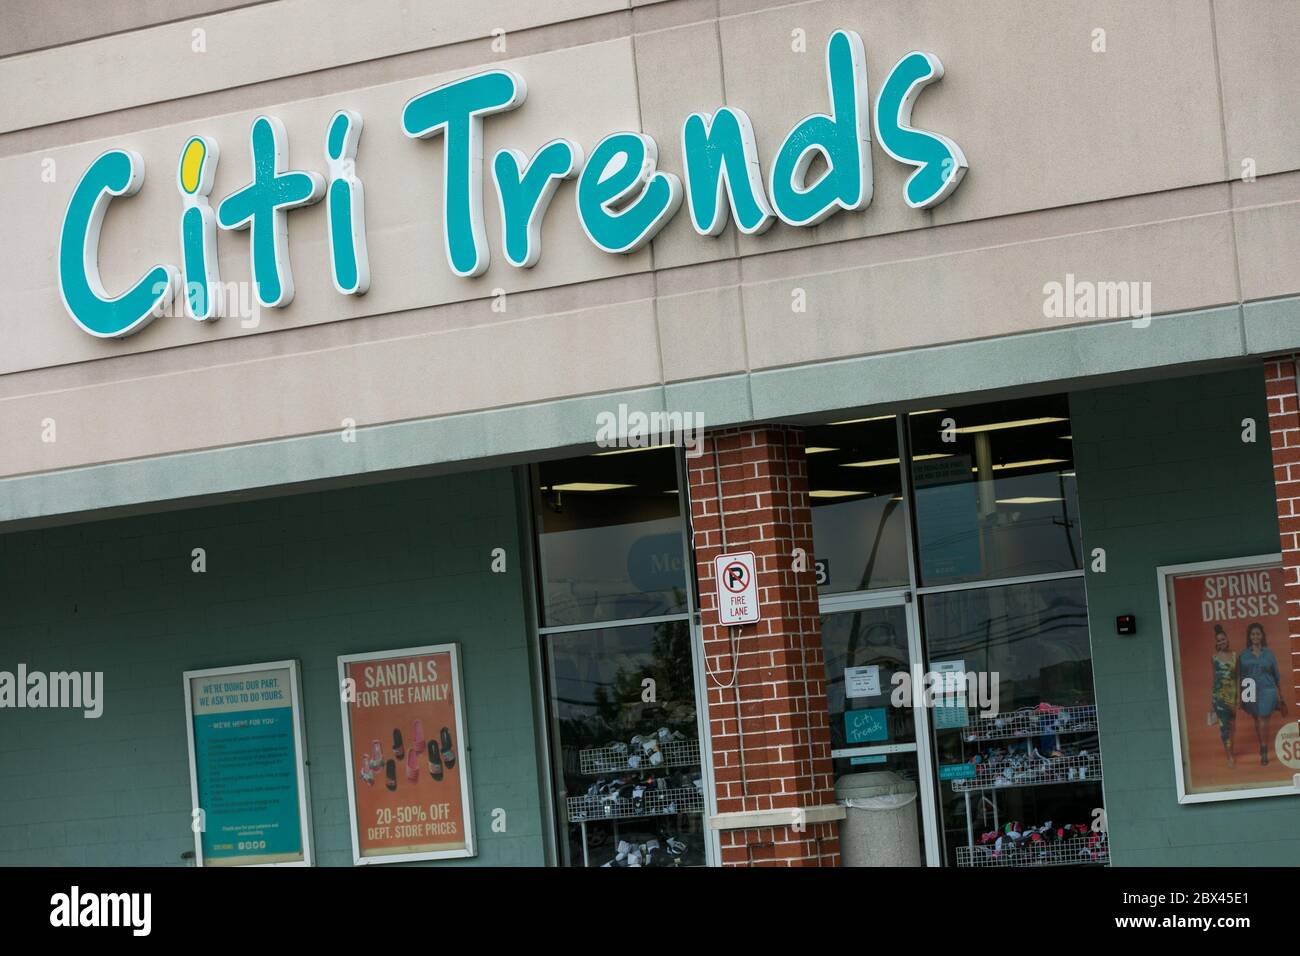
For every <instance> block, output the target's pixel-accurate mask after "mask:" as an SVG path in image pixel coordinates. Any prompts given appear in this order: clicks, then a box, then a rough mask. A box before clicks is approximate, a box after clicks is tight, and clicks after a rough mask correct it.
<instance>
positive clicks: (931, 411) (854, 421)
mask: <svg viewBox="0 0 1300 956" xmlns="http://www.w3.org/2000/svg"><path fill="white" fill-rule="evenodd" d="M947 410H948V409H946V408H925V409H922V410H921V411H919V412H908V413H907V414H909V415H937V414H939V412H946V411H947ZM895 417H896V416H894V415H872V416H871V417H870V418H848V419H845V420H844V421H842V422H830V424H832V425H861V424H862V423H863V422H883V421H885V420H886V419H889V418H895Z"/></svg>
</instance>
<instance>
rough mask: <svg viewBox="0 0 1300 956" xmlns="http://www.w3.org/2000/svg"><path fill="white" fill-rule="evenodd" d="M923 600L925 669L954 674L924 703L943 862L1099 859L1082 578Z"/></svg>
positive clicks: (1097, 763) (1096, 760)
mask: <svg viewBox="0 0 1300 956" xmlns="http://www.w3.org/2000/svg"><path fill="white" fill-rule="evenodd" d="M921 607H922V612H923V618H924V631H925V637H926V641H927V644H928V648H929V672H930V673H931V674H934V675H936V676H939V675H949V674H951V675H954V677H953V683H952V684H951V685H941V684H935V685H934V686H935V688H936V690H938V691H939V693H938V695H937V697H936V700H935V706H934V707H933V708H932V710H931V715H932V716H931V722H932V724H933V727H934V748H935V763H936V765H937V766H938V779H939V810H940V814H941V817H942V820H941V824H942V837H943V844H944V850H945V855H946V860H947V862H948V863H949V864H950V865H957V866H1033V865H1044V864H1074V863H1101V862H1106V860H1107V859H1108V855H1109V854H1108V848H1107V845H1106V835H1105V833H1104V815H1103V813H1102V787H1101V780H1102V776H1101V773H1102V768H1101V756H1100V753H1099V752H1098V743H1097V712H1096V707H1095V700H1094V697H1093V683H1092V659H1091V648H1090V644H1089V641H1088V610H1087V604H1086V599H1085V597H1084V585H1083V579H1082V578H1079V577H1070V578H1064V579H1059V580H1054V581H1040V582H1035V583H1029V584H1016V585H1006V586H1000V587H990V588H979V589H968V590H957V591H948V592H944V593H938V594H927V595H925V596H924V598H923V599H922V605H921ZM957 675H960V677H961V680H960V681H958V680H957Z"/></svg>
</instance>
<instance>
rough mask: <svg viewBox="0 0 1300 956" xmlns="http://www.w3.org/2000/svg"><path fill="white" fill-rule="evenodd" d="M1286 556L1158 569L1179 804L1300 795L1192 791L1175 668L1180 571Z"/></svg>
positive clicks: (1285, 790)
mask: <svg viewBox="0 0 1300 956" xmlns="http://www.w3.org/2000/svg"><path fill="white" fill-rule="evenodd" d="M1281 562H1282V555H1281V554H1280V553H1274V554H1256V555H1252V556H1250V557H1244V558H1225V559H1222V560H1219V561H1198V562H1196V563H1194V564H1166V565H1162V566H1160V567H1158V568H1156V584H1157V586H1158V588H1159V591H1160V628H1161V630H1162V631H1163V633H1164V642H1165V685H1166V687H1167V689H1168V694H1169V731H1170V735H1171V737H1172V738H1173V745H1174V780H1175V782H1176V784H1177V786H1178V802H1179V803H1213V802H1217V801H1220V800H1253V799H1256V798H1258V797H1294V796H1300V789H1297V788H1296V787H1295V786H1283V787H1251V788H1249V789H1243V790H1220V791H1216V792H1214V793H1188V792H1187V781H1186V780H1185V779H1184V777H1183V738H1182V735H1181V734H1180V733H1179V730H1178V728H1179V722H1178V685H1177V673H1176V671H1175V669H1174V638H1173V629H1174V627H1175V626H1176V624H1177V622H1176V621H1171V620H1170V617H1171V615H1170V612H1169V598H1170V596H1171V592H1170V590H1169V587H1168V581H1169V579H1170V578H1171V577H1174V576H1175V575H1179V574H1195V573H1198V572H1207V571H1226V570H1229V569H1232V568H1249V567H1271V566H1274V565H1278V564H1281Z"/></svg>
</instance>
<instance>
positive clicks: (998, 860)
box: [957, 839, 1110, 867]
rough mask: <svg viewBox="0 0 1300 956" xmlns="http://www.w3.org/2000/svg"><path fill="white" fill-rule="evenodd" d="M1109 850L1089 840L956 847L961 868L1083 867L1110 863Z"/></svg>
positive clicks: (1106, 846) (1104, 844)
mask: <svg viewBox="0 0 1300 956" xmlns="http://www.w3.org/2000/svg"><path fill="white" fill-rule="evenodd" d="M1109 862H1110V847H1109V845H1108V844H1107V843H1106V841H1101V842H1100V843H1098V844H1096V845H1095V846H1091V847H1090V846H1089V845H1088V840H1087V839H1074V840H1067V841H1066V842H1064V843H1029V842H1025V843H1021V844H1019V845H1017V846H1012V847H1009V848H1004V849H1002V850H997V849H995V848H994V847H991V846H959V847H957V865H958V866H985V867H993V866H1005V867H1020V866H1081V865H1084V864H1088V863H1093V864H1097V863H1109Z"/></svg>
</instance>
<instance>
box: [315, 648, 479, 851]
mask: <svg viewBox="0 0 1300 956" xmlns="http://www.w3.org/2000/svg"><path fill="white" fill-rule="evenodd" d="M339 676H340V681H341V684H342V689H343V709H344V715H343V722H344V743H345V746H346V747H347V749H348V751H349V756H350V764H351V782H350V784H349V794H350V797H351V804H352V839H353V850H354V855H355V857H356V862H357V863H385V862H392V861H394V860H398V859H403V860H418V859H425V860H428V859H444V858H447V857H453V856H473V854H474V848H473V835H472V830H471V823H470V821H471V817H472V814H471V811H470V799H469V784H468V774H469V768H468V766H467V763H466V755H465V752H464V746H463V739H464V738H463V728H464V724H463V710H462V706H461V693H460V671H459V662H458V660H457V657H456V647H455V645H451V644H448V645H442V646H441V647H428V648H408V649H405V650H400V651H389V652H386V653H382V654H364V655H351V656H348V657H341V658H339Z"/></svg>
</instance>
